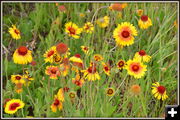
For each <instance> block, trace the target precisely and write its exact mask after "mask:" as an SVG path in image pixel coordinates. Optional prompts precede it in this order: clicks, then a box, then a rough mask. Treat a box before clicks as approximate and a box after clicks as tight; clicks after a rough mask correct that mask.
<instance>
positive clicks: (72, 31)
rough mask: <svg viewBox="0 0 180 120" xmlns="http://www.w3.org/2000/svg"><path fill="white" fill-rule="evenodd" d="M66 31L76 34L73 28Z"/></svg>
mask: <svg viewBox="0 0 180 120" xmlns="http://www.w3.org/2000/svg"><path fill="white" fill-rule="evenodd" d="M68 30H69V32H70V34H73V35H75V34H76V30H75V29H74V28H72V27H70V28H69V29H68Z"/></svg>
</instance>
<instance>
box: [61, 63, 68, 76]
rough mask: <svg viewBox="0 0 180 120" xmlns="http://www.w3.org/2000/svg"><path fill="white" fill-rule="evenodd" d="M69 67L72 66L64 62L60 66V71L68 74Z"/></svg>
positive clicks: (64, 74)
mask: <svg viewBox="0 0 180 120" xmlns="http://www.w3.org/2000/svg"><path fill="white" fill-rule="evenodd" d="M69 68H70V66H69V65H66V64H64V63H62V64H60V66H59V71H60V73H61V74H62V75H63V76H66V75H67V74H68V71H69Z"/></svg>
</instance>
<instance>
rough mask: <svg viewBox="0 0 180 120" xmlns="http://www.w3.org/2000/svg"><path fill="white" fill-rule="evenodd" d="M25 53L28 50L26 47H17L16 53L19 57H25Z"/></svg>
mask: <svg viewBox="0 0 180 120" xmlns="http://www.w3.org/2000/svg"><path fill="white" fill-rule="evenodd" d="M27 52H28V49H27V47H25V46H21V47H19V48H18V53H19V54H20V55H23V56H24V55H26V54H27Z"/></svg>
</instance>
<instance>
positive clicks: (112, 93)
mask: <svg viewBox="0 0 180 120" xmlns="http://www.w3.org/2000/svg"><path fill="white" fill-rule="evenodd" d="M114 93H115V90H114V88H107V89H106V95H107V96H113V95H114Z"/></svg>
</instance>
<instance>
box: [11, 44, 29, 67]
mask: <svg viewBox="0 0 180 120" xmlns="http://www.w3.org/2000/svg"><path fill="white" fill-rule="evenodd" d="M13 60H14V63H16V64H27V63H31V62H32V53H31V51H30V50H28V48H27V47H25V46H20V47H19V48H18V49H16V50H15V52H14V54H13Z"/></svg>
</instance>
